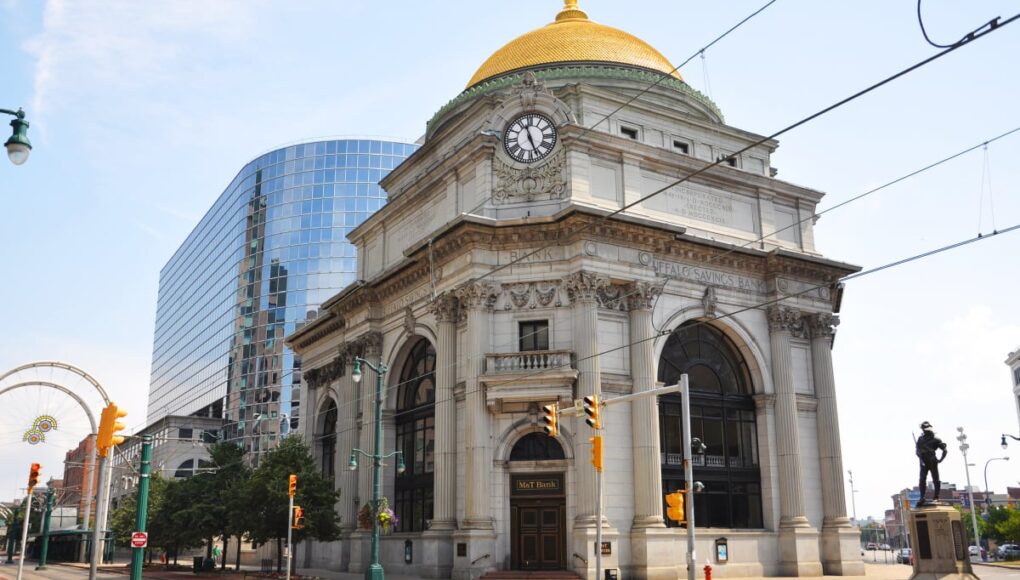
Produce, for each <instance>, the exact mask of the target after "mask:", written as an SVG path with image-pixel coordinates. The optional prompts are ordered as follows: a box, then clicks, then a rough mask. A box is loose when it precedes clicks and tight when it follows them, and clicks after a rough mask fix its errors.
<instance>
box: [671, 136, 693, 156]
mask: <svg viewBox="0 0 1020 580" xmlns="http://www.w3.org/2000/svg"><path fill="white" fill-rule="evenodd" d="M673 148H674V149H676V150H677V151H679V152H681V153H683V154H684V155H690V154H691V146H690V145H688V144H687V143H684V142H683V141H680V140H679V139H673Z"/></svg>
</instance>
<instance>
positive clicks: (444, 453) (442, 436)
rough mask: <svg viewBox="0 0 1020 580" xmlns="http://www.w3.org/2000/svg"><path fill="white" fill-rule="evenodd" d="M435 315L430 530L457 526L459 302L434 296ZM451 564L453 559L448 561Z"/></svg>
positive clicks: (445, 296) (433, 307)
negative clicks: (432, 495)
mask: <svg viewBox="0 0 1020 580" xmlns="http://www.w3.org/2000/svg"><path fill="white" fill-rule="evenodd" d="M430 310H431V311H432V314H433V315H434V316H435V317H436V327H437V336H436V339H437V342H438V344H437V345H436V437H435V446H436V449H435V453H436V455H435V462H436V463H435V486H434V488H435V504H434V506H433V518H432V525H431V526H430V527H429V529H430V530H432V531H436V532H438V531H449V530H453V529H456V527H457V505H456V501H457V402H456V400H455V399H454V396H453V388H454V386H455V385H456V382H457V368H456V367H457V320H458V318H459V316H460V304H459V302H458V301H457V299H456V297H454V296H453V295H452V293H449V292H446V293H443V294H441V295H440V296H437V297H436V299H435V300H434V301H433V302H432V304H431V305H430ZM450 565H451V566H452V561H451V563H450Z"/></svg>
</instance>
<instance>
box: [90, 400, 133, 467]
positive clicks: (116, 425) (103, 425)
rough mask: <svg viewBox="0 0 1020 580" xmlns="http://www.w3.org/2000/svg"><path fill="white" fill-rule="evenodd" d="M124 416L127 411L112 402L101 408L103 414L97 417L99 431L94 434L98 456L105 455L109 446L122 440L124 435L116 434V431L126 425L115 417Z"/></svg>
mask: <svg viewBox="0 0 1020 580" xmlns="http://www.w3.org/2000/svg"><path fill="white" fill-rule="evenodd" d="M126 416H127V411H125V410H124V409H120V408H118V407H117V405H114V404H113V403H110V404H109V405H107V406H106V407H104V408H103V414H102V415H101V416H100V418H99V433H97V434H96V448H97V449H98V450H99V456H100V457H106V454H107V453H108V452H109V450H110V448H111V447H113V446H114V445H120V444H121V443H123V442H124V436H123V435H118V434H117V432H118V431H123V430H124V429H126V428H127V425H125V424H124V423H123V422H121V421H118V420H117V419H120V418H121V417H126Z"/></svg>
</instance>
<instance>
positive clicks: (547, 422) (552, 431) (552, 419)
mask: <svg viewBox="0 0 1020 580" xmlns="http://www.w3.org/2000/svg"><path fill="white" fill-rule="evenodd" d="M558 407H559V406H558V405H557V404H556V403H553V404H552V405H545V406H543V407H542V411H544V412H545V415H543V416H542V423H543V424H544V425H543V429H545V434H546V435H548V436H550V437H555V436H556V435H558V434H559V425H558V423H557V415H556V413H557V412H558V410H559V408H558Z"/></svg>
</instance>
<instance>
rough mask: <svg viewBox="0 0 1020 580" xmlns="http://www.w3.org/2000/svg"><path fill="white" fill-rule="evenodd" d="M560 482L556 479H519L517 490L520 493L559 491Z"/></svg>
mask: <svg viewBox="0 0 1020 580" xmlns="http://www.w3.org/2000/svg"><path fill="white" fill-rule="evenodd" d="M559 488H560V482H559V480H556V479H518V480H517V489H518V490H520V491H536V490H557V489H559Z"/></svg>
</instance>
